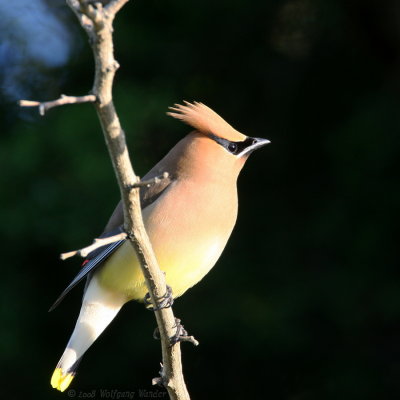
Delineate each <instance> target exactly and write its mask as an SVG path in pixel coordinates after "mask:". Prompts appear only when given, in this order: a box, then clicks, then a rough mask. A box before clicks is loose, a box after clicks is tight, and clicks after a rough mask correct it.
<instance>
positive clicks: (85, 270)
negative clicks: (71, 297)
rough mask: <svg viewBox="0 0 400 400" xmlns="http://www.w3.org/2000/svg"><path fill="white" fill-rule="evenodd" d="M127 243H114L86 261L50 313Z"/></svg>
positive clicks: (122, 241) (120, 241) (121, 241)
mask: <svg viewBox="0 0 400 400" xmlns="http://www.w3.org/2000/svg"><path fill="white" fill-rule="evenodd" d="M124 242H125V239H124V240H119V241H118V242H114V243H112V244H110V245H108V246H107V248H106V249H105V250H103V251H102V252H101V253H100V254H98V255H97V256H96V257H94V258H92V259H91V260H86V262H85V263H84V264H83V267H82V268H81V270H80V271H79V273H78V274H77V275H76V276H75V278H74V279H73V280H72V282H71V283H70V284H69V285H68V286H67V287H66V288H65V289H64V291H63V292H62V293H61V294H60V296H59V297H58V299H57V300H56V301H55V302H54V304H53V305H52V306H51V307H50V309H49V311H53V310H54V309H55V308H56V307H57V306H58V305H59V304H60V303H61V301H62V300H63V299H64V297H65V296H66V295H67V293H69V291H70V290H71V289H73V288H74V287H75V286H76V285H77V284H78V283H79V282H80V281H81V280H82V279H83V278H84V277H85V276H87V275H88V274H89V273H90V272H92V271H93V269H94V268H96V267H97V266H98V265H100V264H101V263H102V262H103V261H104V260H105V259H107V258H108V257H109V256H110V254H111V253H113V252H114V251H115V250H116V249H117V248H118V247H119V246H121V244H122V243H124Z"/></svg>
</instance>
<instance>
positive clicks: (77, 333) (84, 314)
mask: <svg viewBox="0 0 400 400" xmlns="http://www.w3.org/2000/svg"><path fill="white" fill-rule="evenodd" d="M124 303H125V301H123V300H122V299H121V297H119V296H114V295H112V294H111V293H109V292H106V291H104V290H103V289H101V288H100V287H99V285H98V283H97V281H96V279H95V278H92V280H91V282H90V284H89V286H88V288H87V291H86V293H85V297H84V299H83V302H82V308H81V312H80V314H79V317H78V321H77V322H76V325H75V329H74V332H73V333H72V336H71V338H70V340H69V342H68V345H67V348H66V349H65V351H64V354H63V355H62V357H61V359H60V361H59V362H58V364H57V367H56V369H55V370H54V373H53V376H52V377H51V386H53V388H55V389H58V390H60V391H61V392H63V391H64V390H65V389H66V388H67V387H68V386H69V384H70V383H71V381H72V379H73V378H74V376H75V373H76V370H77V368H78V365H79V362H80V360H81V358H82V356H83V355H84V354H85V352H86V350H87V349H88V348H89V347H90V346H91V345H92V343H93V342H94V341H95V340H96V339H97V338H98V337H99V335H100V334H101V333H102V332H103V330H104V329H105V328H106V327H107V325H108V324H109V323H110V322H111V321H112V320H113V319H114V317H115V316H116V315H117V313H118V311H119V310H120V309H121V307H122V305H123V304H124Z"/></svg>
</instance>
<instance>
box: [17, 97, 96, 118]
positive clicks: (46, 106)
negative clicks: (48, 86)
mask: <svg viewBox="0 0 400 400" xmlns="http://www.w3.org/2000/svg"><path fill="white" fill-rule="evenodd" d="M95 101H96V96H95V95H94V94H88V95H86V96H66V95H65V94H62V95H61V96H60V98H59V99H57V100H52V101H44V102H40V101H33V100H20V101H19V102H18V103H19V105H20V106H21V107H39V114H40V115H42V116H43V115H44V114H45V113H46V111H47V110H50V108H54V107H59V106H63V105H65V104H78V103H94V102H95Z"/></svg>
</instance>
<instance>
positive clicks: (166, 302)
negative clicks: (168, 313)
mask: <svg viewBox="0 0 400 400" xmlns="http://www.w3.org/2000/svg"><path fill="white" fill-rule="evenodd" d="M143 301H144V304H145V306H146V309H147V310H149V311H158V310H161V309H162V308H168V307H171V306H172V304H174V298H173V297H172V288H171V286H168V285H167V291H166V292H165V294H163V295H162V296H161V297H159V298H158V299H156V301H157V305H156V307H153V304H152V302H151V297H150V294H149V293H146V295H145V296H144V299H143Z"/></svg>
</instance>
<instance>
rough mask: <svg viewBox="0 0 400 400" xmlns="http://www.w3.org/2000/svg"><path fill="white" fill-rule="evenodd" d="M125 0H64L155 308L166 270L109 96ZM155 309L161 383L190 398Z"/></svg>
mask: <svg viewBox="0 0 400 400" xmlns="http://www.w3.org/2000/svg"><path fill="white" fill-rule="evenodd" d="M126 2H127V0H112V1H111V2H109V3H108V4H107V5H106V7H103V6H102V4H101V3H95V4H94V5H91V4H88V3H87V2H86V1H84V0H67V3H68V4H69V6H70V7H71V8H72V10H73V11H74V13H75V14H76V15H77V17H78V19H79V21H80V22H81V24H82V26H83V28H84V29H85V30H86V32H87V34H88V35H89V39H90V40H89V42H90V44H91V47H92V50H93V54H94V59H95V77H94V84H93V88H92V91H91V92H92V93H93V94H94V95H95V96H96V98H97V102H96V103H95V107H96V111H97V114H98V117H99V120H100V123H101V126H102V129H103V133H104V137H105V140H106V143H107V147H108V151H109V153H110V157H111V160H112V163H113V166H114V171H115V173H116V176H117V180H118V184H119V188H120V192H121V198H122V204H123V210H124V230H125V232H126V233H127V234H128V237H129V238H131V242H132V245H133V247H134V249H135V250H136V253H137V255H138V258H139V261H140V264H141V267H142V272H143V275H144V277H145V280H146V284H147V287H148V290H149V293H150V298H151V301H152V304H153V307H154V308H155V309H156V308H157V299H159V298H161V297H162V296H163V295H165V293H167V288H166V282H165V276H164V274H163V273H162V272H161V270H160V268H159V266H158V263H157V259H156V257H155V254H154V252H153V249H152V247H151V244H150V240H149V238H148V236H147V233H146V230H145V228H144V225H143V220H142V213H141V206H140V198H139V188H137V187H135V185H137V184H138V182H139V178H138V177H137V176H136V175H135V173H134V171H133V168H132V165H131V162H130V158H129V154H128V149H127V146H126V141H125V134H124V131H123V130H122V128H121V125H120V122H119V118H118V115H117V113H116V111H115V108H114V104H113V100H112V85H113V80H114V75H115V72H116V70H117V69H118V67H119V65H118V63H117V62H116V61H115V59H114V51H113V38H112V31H113V28H112V23H113V20H114V17H115V15H116V13H117V12H118V11H119V10H120V9H121V8H122V7H123V5H124V4H125V3H126ZM131 188H134V189H131ZM155 315H156V319H157V324H158V328H159V330H160V336H161V348H162V358H163V368H162V372H161V378H162V382H163V385H164V386H165V387H166V389H167V390H168V393H169V396H170V398H171V399H176V400H178V399H179V400H181V399H189V393H188V391H187V389H186V385H185V381H184V378H183V373H182V362H181V349H180V344H179V343H177V344H175V345H174V346H171V345H170V338H171V337H173V336H174V334H175V332H176V327H175V317H174V314H173V312H172V309H171V308H163V309H161V310H158V311H155Z"/></svg>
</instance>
